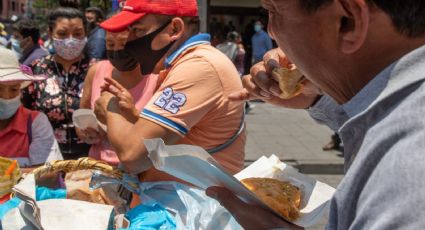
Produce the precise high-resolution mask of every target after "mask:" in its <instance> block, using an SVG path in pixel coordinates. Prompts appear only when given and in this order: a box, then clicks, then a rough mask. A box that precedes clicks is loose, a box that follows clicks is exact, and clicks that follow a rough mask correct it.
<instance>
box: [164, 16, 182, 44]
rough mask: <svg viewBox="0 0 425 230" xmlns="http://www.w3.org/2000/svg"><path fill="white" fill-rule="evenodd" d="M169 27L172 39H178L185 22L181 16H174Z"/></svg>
mask: <svg viewBox="0 0 425 230" xmlns="http://www.w3.org/2000/svg"><path fill="white" fill-rule="evenodd" d="M170 25H171V26H170V27H169V30H168V32H169V34H170V37H171V39H172V40H173V41H175V40H178V39H179V38H181V37H183V35H184V32H185V23H184V21H183V19H182V18H179V17H175V18H173V19H172V20H171V23H170Z"/></svg>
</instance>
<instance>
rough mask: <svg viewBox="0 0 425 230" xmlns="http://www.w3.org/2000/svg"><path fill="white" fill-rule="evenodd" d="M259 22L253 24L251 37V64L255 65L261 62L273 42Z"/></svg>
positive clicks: (271, 47)
mask: <svg viewBox="0 0 425 230" xmlns="http://www.w3.org/2000/svg"><path fill="white" fill-rule="evenodd" d="M263 28H264V26H263V23H262V22H261V21H259V20H258V21H256V22H255V24H254V31H255V34H254V35H253V36H252V41H251V42H252V64H257V63H258V62H261V61H263V56H264V54H266V53H267V51H269V50H271V49H273V42H272V39H271V38H270V36H269V35H268V34H267V32H266V31H264V30H263Z"/></svg>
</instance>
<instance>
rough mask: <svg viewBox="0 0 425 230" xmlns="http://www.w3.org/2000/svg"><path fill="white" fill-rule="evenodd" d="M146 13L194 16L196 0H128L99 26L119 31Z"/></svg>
mask: <svg viewBox="0 0 425 230" xmlns="http://www.w3.org/2000/svg"><path fill="white" fill-rule="evenodd" d="M146 14H163V15H172V16H182V17H184V16H187V17H196V16H198V5H197V1H196V0H128V1H126V2H125V5H124V7H123V10H122V11H121V12H120V13H118V14H117V15H115V16H113V17H112V18H110V19H108V20H106V21H104V22H103V23H102V24H100V26H101V27H102V28H103V29H105V30H107V31H110V32H121V31H124V30H126V29H127V28H128V26H130V25H131V24H133V23H134V22H136V21H138V20H140V19H141V18H142V17H143V16H145V15H146Z"/></svg>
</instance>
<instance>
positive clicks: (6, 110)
mask: <svg viewBox="0 0 425 230" xmlns="http://www.w3.org/2000/svg"><path fill="white" fill-rule="evenodd" d="M19 106H21V96H17V97H15V98H13V99H3V98H0V120H7V119H9V118H11V117H13V115H15V113H16V111H18V109H19Z"/></svg>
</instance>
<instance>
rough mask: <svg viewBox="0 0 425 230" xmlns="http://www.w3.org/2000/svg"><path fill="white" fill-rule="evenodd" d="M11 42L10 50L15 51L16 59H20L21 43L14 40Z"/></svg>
mask: <svg viewBox="0 0 425 230" xmlns="http://www.w3.org/2000/svg"><path fill="white" fill-rule="evenodd" d="M11 42H12V50H13V51H15V53H16V55H17V56H18V59H19V58H21V57H22V48H21V43H20V42H19V41H18V40H17V39H15V38H12V39H11Z"/></svg>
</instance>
